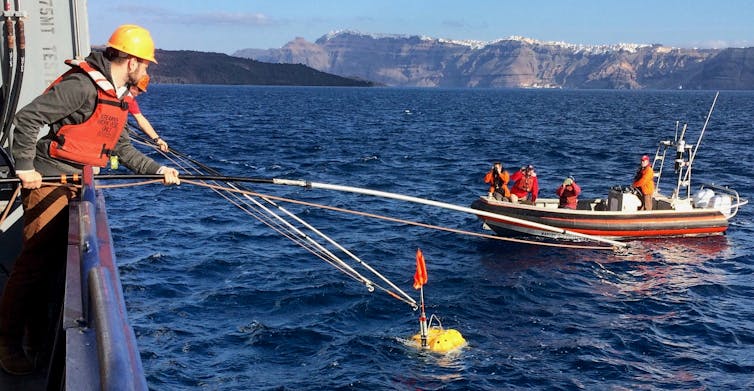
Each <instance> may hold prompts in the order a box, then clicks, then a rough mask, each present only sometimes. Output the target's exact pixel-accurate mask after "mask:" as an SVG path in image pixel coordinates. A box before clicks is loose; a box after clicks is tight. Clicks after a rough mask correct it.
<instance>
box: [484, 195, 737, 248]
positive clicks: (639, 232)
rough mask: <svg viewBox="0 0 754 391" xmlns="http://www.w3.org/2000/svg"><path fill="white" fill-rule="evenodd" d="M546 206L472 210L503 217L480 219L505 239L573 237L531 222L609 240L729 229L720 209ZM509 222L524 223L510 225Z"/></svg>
mask: <svg viewBox="0 0 754 391" xmlns="http://www.w3.org/2000/svg"><path fill="white" fill-rule="evenodd" d="M545 205H547V203H546V202H542V203H539V202H538V203H537V205H526V204H514V203H511V202H501V201H496V200H493V199H489V198H487V197H480V198H479V199H477V200H476V201H474V203H472V205H471V207H472V208H474V209H478V210H481V211H485V212H490V213H494V214H498V215H501V217H500V218H495V217H490V216H479V218H480V219H482V220H483V221H484V223H485V224H486V225H487V226H488V227H489V228H490V229H492V230H493V231H495V233H497V234H498V235H504V236H509V235H511V234H519V235H520V234H524V235H535V236H542V237H548V238H556V239H568V238H569V237H570V236H569V235H565V234H563V233H558V232H550V231H547V230H543V229H541V228H539V227H535V226H533V225H528V224H527V222H532V223H538V224H545V225H548V226H552V227H556V228H560V229H564V230H568V231H572V232H578V233H581V234H586V235H592V236H599V237H602V238H608V239H640V238H663V237H684V236H711V235H721V234H723V233H724V232H725V231H726V230H727V229H728V220H727V218H726V217H725V216H724V215H723V214H722V213H721V212H720V211H719V210H717V209H691V210H688V211H675V210H656V211H655V210H653V211H633V212H631V211H599V210H572V209H559V208H557V207H547V206H545ZM507 218H514V219H517V220H524V221H509V220H507ZM571 238H572V237H571Z"/></svg>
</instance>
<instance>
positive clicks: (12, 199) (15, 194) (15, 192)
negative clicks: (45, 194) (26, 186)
mask: <svg viewBox="0 0 754 391" xmlns="http://www.w3.org/2000/svg"><path fill="white" fill-rule="evenodd" d="M19 193H21V184H20V183H19V184H18V186H16V189H15V190H13V195H12V196H11V197H10V200H8V203H7V204H6V205H5V210H3V216H2V217H0V225H2V224H3V222H5V219H6V218H8V213H10V210H11V209H12V208H13V203H14V202H16V197H18V194H19Z"/></svg>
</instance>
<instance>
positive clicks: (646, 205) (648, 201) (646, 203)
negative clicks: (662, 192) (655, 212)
mask: <svg viewBox="0 0 754 391" xmlns="http://www.w3.org/2000/svg"><path fill="white" fill-rule="evenodd" d="M639 210H652V195H651V194H644V195H642V197H641V207H640V208H639Z"/></svg>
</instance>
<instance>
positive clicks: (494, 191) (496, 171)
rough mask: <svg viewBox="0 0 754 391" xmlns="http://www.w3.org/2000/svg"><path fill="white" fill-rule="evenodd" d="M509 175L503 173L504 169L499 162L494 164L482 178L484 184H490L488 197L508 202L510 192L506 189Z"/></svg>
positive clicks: (506, 172)
mask: <svg viewBox="0 0 754 391" xmlns="http://www.w3.org/2000/svg"><path fill="white" fill-rule="evenodd" d="M509 180H510V175H509V174H508V171H505V167H503V164H502V163H500V162H495V163H494V164H493V165H492V168H491V169H490V171H489V172H487V174H486V175H485V176H484V183H489V184H490V191H489V194H488V197H495V199H496V200H498V201H502V200H506V201H507V200H510V197H511V192H510V190H509V189H508V181H509Z"/></svg>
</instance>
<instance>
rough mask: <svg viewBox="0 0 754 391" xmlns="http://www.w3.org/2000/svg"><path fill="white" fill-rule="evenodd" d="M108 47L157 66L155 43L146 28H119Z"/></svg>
mask: <svg viewBox="0 0 754 391" xmlns="http://www.w3.org/2000/svg"><path fill="white" fill-rule="evenodd" d="M107 46H108V47H111V48H113V49H117V50H120V51H121V52H123V53H126V54H130V55H132V56H134V57H138V58H141V59H144V60H148V61H151V62H153V63H155V64H157V60H155V59H154V41H153V40H152V36H151V35H150V34H149V31H148V30H147V29H145V28H144V27H141V26H137V25H135V24H124V25H122V26H118V28H116V29H115V31H114V32H113V35H111V36H110V40H109V41H107Z"/></svg>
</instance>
